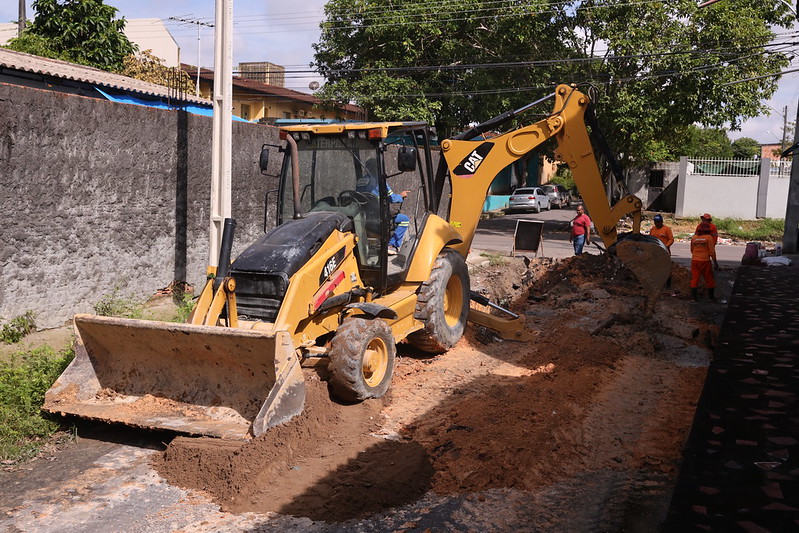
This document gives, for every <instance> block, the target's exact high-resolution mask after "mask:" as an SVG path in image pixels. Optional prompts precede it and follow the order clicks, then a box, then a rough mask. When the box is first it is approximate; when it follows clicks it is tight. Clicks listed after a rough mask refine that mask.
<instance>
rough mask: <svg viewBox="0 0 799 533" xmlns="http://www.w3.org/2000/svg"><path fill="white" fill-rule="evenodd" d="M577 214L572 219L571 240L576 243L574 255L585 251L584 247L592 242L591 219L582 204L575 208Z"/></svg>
mask: <svg viewBox="0 0 799 533" xmlns="http://www.w3.org/2000/svg"><path fill="white" fill-rule="evenodd" d="M574 211H575V213H576V214H575V215H574V218H573V219H572V221H571V232H570V233H569V242H570V243H572V244H573V245H574V255H580V254H582V253H583V247H584V246H585V245H586V244H591V224H592V222H591V219H590V218H588V215H586V214H585V209H584V208H583V205H582V204H579V205H578V206H577V207H576V208H575V210H574Z"/></svg>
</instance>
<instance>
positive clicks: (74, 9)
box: [8, 0, 136, 71]
mask: <svg viewBox="0 0 799 533" xmlns="http://www.w3.org/2000/svg"><path fill="white" fill-rule="evenodd" d="M33 10H34V11H35V12H36V16H35V18H34V19H33V22H31V23H29V24H28V25H27V27H26V29H25V31H24V32H23V33H22V35H20V36H19V37H17V38H16V39H11V41H9V43H8V48H11V49H12V50H17V51H20V52H27V53H30V54H36V55H40V56H43V57H50V58H53V59H62V60H65V61H72V62H74V63H80V64H82V65H88V66H91V67H96V68H100V69H103V70H113V71H116V70H119V69H121V68H122V67H123V61H124V59H125V56H128V55H130V54H133V53H134V52H135V51H136V45H134V44H133V43H131V42H130V41H129V40H128V38H127V37H126V36H125V34H124V33H123V30H124V28H125V19H124V18H121V19H114V17H115V15H116V13H117V9H116V8H115V7H111V6H109V5H106V4H104V3H103V1H102V0H36V1H35V2H33Z"/></svg>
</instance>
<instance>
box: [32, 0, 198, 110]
mask: <svg viewBox="0 0 799 533" xmlns="http://www.w3.org/2000/svg"><path fill="white" fill-rule="evenodd" d="M22 1H24V0H20V2H22ZM169 20H175V21H178V22H185V23H186V24H195V25H196V26H197V88H196V91H197V96H200V26H207V27H209V28H213V27H214V25H213V24H211V23H209V22H203V21H201V20H197V19H184V18H180V17H169Z"/></svg>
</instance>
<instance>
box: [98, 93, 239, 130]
mask: <svg viewBox="0 0 799 533" xmlns="http://www.w3.org/2000/svg"><path fill="white" fill-rule="evenodd" d="M95 89H97V92H98V93H100V94H102V95H103V96H104V97H105V98H107V99H108V100H110V101H112V102H118V103H120V104H133V105H143V106H145V107H155V108H157V109H175V108H174V106H170V105H167V104H166V103H165V102H163V101H162V100H145V99H144V98H137V97H135V96H131V95H129V94H116V95H112V94H108V93H107V92H105V91H103V90H102V89H100V88H98V87H95ZM181 109H182V110H184V111H188V112H189V113H192V114H194V115H202V116H204V117H212V116H214V108H213V107H206V106H201V105H198V104H186V105H183V106H181ZM233 120H237V121H239V122H249V120H244V119H243V118H239V117H237V116H236V115H233Z"/></svg>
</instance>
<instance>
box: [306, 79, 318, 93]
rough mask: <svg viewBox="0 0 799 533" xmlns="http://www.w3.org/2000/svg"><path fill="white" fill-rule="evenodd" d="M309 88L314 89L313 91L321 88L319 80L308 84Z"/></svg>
mask: <svg viewBox="0 0 799 533" xmlns="http://www.w3.org/2000/svg"><path fill="white" fill-rule="evenodd" d="M308 88H309V89H310V90H312V91H315V90H316V89H318V88H319V82H318V81H312V82H311V83H309V84H308Z"/></svg>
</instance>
